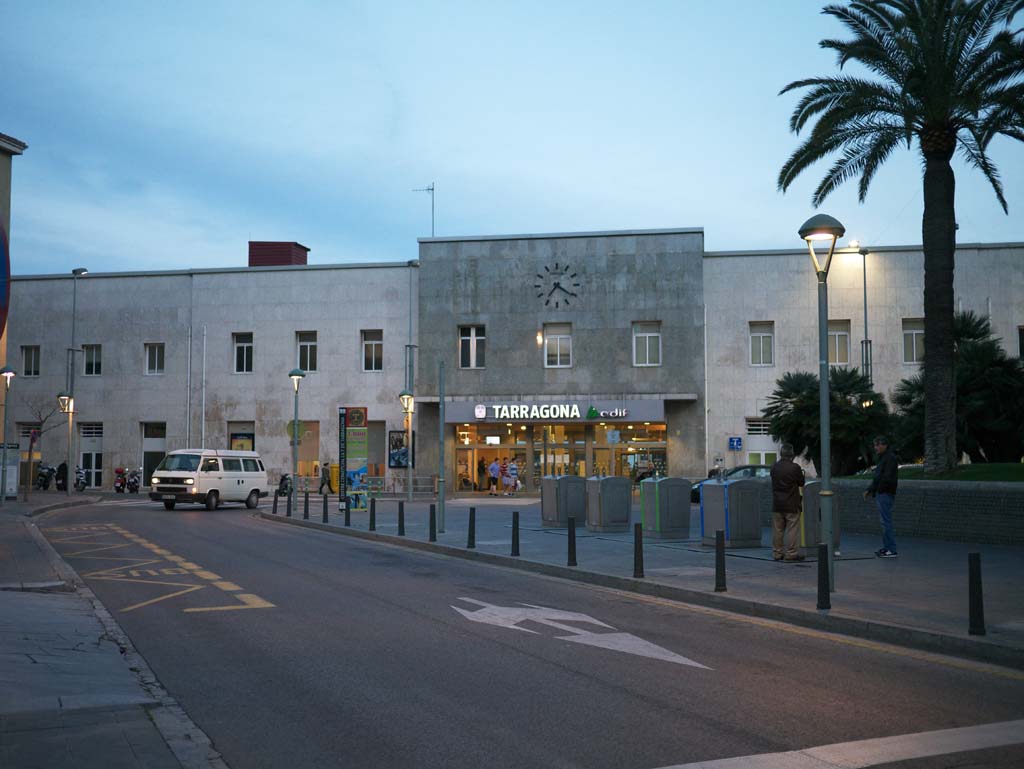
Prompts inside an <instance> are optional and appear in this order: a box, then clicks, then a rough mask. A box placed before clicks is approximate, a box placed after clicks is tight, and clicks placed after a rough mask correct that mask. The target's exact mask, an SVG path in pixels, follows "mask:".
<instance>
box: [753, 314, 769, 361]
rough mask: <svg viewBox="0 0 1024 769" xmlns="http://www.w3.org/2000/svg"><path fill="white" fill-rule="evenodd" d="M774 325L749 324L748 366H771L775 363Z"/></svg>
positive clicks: (767, 323)
mask: <svg viewBox="0 0 1024 769" xmlns="http://www.w3.org/2000/svg"><path fill="white" fill-rule="evenodd" d="M774 346H775V323H774V322H772V321H768V322H766V323H751V324H750V365H751V366H772V365H774V363H775V357H774V349H773V348H774Z"/></svg>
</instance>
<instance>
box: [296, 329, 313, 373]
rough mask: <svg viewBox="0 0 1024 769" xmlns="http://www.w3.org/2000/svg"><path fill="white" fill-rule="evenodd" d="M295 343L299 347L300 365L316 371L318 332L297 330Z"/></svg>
mask: <svg viewBox="0 0 1024 769" xmlns="http://www.w3.org/2000/svg"><path fill="white" fill-rule="evenodd" d="M295 344H296V346H297V347H298V358H299V362H298V366H299V368H300V369H302V370H303V371H316V332H315V331H296V332H295Z"/></svg>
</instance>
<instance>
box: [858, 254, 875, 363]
mask: <svg viewBox="0 0 1024 769" xmlns="http://www.w3.org/2000/svg"><path fill="white" fill-rule="evenodd" d="M860 258H861V266H862V268H863V270H864V339H862V340H861V343H860V370H861V372H862V373H863V374H864V376H866V377H867V378H868V381H869V382H872V383H873V381H874V380H873V372H872V360H871V340H870V339H869V338H868V249H866V248H862V249H861V250H860Z"/></svg>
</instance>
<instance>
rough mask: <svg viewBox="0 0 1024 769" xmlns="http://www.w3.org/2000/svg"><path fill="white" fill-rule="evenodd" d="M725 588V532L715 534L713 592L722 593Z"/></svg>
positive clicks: (719, 531)
mask: <svg viewBox="0 0 1024 769" xmlns="http://www.w3.org/2000/svg"><path fill="white" fill-rule="evenodd" d="M725 591H726V587H725V532H724V531H722V530H721V529H718V530H717V531H716V532H715V592H716V593H724V592H725Z"/></svg>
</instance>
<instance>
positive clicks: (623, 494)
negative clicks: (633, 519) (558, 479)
mask: <svg viewBox="0 0 1024 769" xmlns="http://www.w3.org/2000/svg"><path fill="white" fill-rule="evenodd" d="M632 509H633V482H632V481H630V480H629V478H623V477H621V476H614V475H609V476H605V477H603V478H600V477H597V476H595V477H593V478H587V530H588V531H629V522H630V514H631V512H632Z"/></svg>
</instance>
